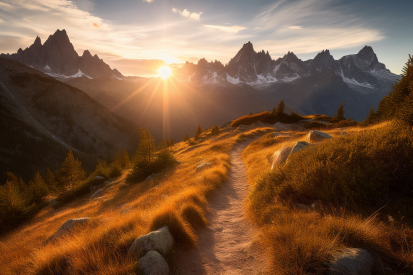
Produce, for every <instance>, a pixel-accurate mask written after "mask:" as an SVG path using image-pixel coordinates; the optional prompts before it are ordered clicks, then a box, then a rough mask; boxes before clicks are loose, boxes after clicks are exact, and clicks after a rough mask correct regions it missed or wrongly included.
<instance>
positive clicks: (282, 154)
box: [271, 147, 292, 170]
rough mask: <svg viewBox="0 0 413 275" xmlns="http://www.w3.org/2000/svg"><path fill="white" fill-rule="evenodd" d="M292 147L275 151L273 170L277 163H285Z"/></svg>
mask: <svg viewBox="0 0 413 275" xmlns="http://www.w3.org/2000/svg"><path fill="white" fill-rule="evenodd" d="M291 149H292V147H283V148H281V149H279V150H277V151H275V152H274V154H273V155H272V165H271V170H273V169H274V168H275V167H276V166H277V165H279V164H282V163H284V162H285V161H286V160H287V158H288V155H289V154H290V152H291Z"/></svg>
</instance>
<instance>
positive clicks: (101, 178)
mask: <svg viewBox="0 0 413 275" xmlns="http://www.w3.org/2000/svg"><path fill="white" fill-rule="evenodd" d="M95 179H96V180H105V178H104V177H101V176H96V177H95Z"/></svg>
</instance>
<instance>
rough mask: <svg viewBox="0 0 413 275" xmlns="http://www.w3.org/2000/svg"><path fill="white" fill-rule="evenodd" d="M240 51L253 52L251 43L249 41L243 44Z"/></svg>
mask: <svg viewBox="0 0 413 275" xmlns="http://www.w3.org/2000/svg"><path fill="white" fill-rule="evenodd" d="M241 50H249V51H251V50H252V51H254V46H253V45H252V43H251V41H248V43H245V44H244V45H243V46H242V49H241Z"/></svg>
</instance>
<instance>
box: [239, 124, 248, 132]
mask: <svg viewBox="0 0 413 275" xmlns="http://www.w3.org/2000/svg"><path fill="white" fill-rule="evenodd" d="M248 126H249V125H240V126H238V128H237V130H238V131H244V130H246V129H247V128H248Z"/></svg>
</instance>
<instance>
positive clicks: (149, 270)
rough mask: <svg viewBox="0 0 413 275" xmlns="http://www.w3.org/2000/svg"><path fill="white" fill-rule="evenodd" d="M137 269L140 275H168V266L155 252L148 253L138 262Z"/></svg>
mask: <svg viewBox="0 0 413 275" xmlns="http://www.w3.org/2000/svg"><path fill="white" fill-rule="evenodd" d="M138 268H139V271H140V272H141V274H142V275H168V274H169V266H168V263H167V262H166V261H165V259H164V258H163V257H162V255H161V254H159V253H158V252H156V251H149V252H148V253H147V254H146V255H145V256H144V257H142V258H140V259H139V260H138Z"/></svg>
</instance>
